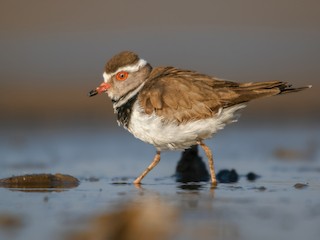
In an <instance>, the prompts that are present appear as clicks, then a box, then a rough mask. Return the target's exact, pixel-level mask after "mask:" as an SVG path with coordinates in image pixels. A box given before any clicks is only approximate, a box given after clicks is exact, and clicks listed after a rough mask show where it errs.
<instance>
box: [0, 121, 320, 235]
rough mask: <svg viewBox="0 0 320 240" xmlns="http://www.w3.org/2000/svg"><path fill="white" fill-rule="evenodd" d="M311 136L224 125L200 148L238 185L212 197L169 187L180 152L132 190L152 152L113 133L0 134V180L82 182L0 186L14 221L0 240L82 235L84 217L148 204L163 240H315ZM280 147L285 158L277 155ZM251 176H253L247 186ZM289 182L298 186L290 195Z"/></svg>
mask: <svg viewBox="0 0 320 240" xmlns="http://www.w3.org/2000/svg"><path fill="white" fill-rule="evenodd" d="M319 133H320V128H315V127H311V126H303V127H302V126H299V127H287V128H283V127H282V128H275V127H274V126H264V127H263V128H261V127H259V126H253V127H248V126H242V127H237V126H230V127H229V128H227V129H225V130H223V131H222V132H221V133H218V134H217V136H216V137H215V138H214V139H213V140H208V141H206V143H207V144H208V145H209V146H210V147H211V148H212V149H213V153H214V157H215V166H216V169H217V171H219V170H221V169H225V168H227V169H231V168H234V169H236V171H237V172H238V173H239V174H240V175H242V177H241V178H240V181H239V182H238V183H233V184H219V185H218V187H217V188H215V189H212V188H211V186H210V184H209V183H206V182H203V183H197V184H195V183H193V184H181V183H177V182H176V181H175V178H174V177H173V174H174V171H175V166H176V163H177V160H178V159H179V158H180V153H179V152H168V153H167V152H166V153H163V154H162V160H161V162H160V164H159V165H158V166H157V167H156V168H155V169H154V170H153V171H152V172H151V173H150V174H149V175H148V176H147V177H146V178H145V179H144V180H143V184H142V185H141V188H137V187H135V186H134V185H133V184H131V182H132V181H133V180H134V178H135V177H136V176H137V175H139V174H140V172H141V171H142V170H143V169H144V168H145V167H146V166H147V165H148V164H149V163H150V161H151V159H152V158H153V155H154V153H155V151H154V149H153V147H152V146H150V145H147V144H145V143H142V142H140V141H139V140H136V139H135V138H134V137H132V136H131V135H130V134H128V133H127V132H125V131H124V130H121V129H115V130H112V129H107V128H104V127H100V126H99V127H96V128H86V127H73V128H63V129H62V128H54V129H30V128H29V129H27V128H21V129H13V128H7V129H2V134H1V136H0V152H1V155H0V178H5V177H10V176H12V175H23V174H31V173H64V174H70V175H72V176H75V177H77V178H78V179H80V181H81V183H80V185H79V186H78V187H76V188H73V189H66V190H61V189H57V190H52V189H51V190H50V191H49V189H42V190H44V191H42V192H39V191H31V192H26V191H23V190H25V189H6V188H0V196H1V198H0V218H1V216H6V215H9V216H11V217H13V218H16V219H18V220H19V221H20V222H21V224H18V225H14V224H13V225H9V226H8V225H5V224H2V225H1V224H0V239H63V238H65V237H66V236H67V235H68V234H69V233H70V232H73V231H76V230H78V229H79V228H83V227H84V226H83V225H85V226H86V227H88V225H87V224H86V221H87V220H88V219H89V218H90V217H93V216H96V215H99V214H101V213H104V212H106V213H108V212H112V211H116V210H117V209H119V208H121V207H119V204H126V203H128V202H143V201H145V199H146V198H148V197H156V198H157V199H158V200H159V201H161V202H163V203H165V204H166V206H168V207H170V208H173V209H174V211H177V221H175V224H177V227H176V231H175V232H174V234H173V235H172V236H171V238H172V239H194V238H201V239H212V238H216V239H318V237H319V235H320V229H319V225H320V210H319V209H320V157H319V150H318V149H319V148H318V143H320V134H319ZM279 149H280V150H282V152H284V153H290V154H287V155H286V154H282V155H281V154H280V155H279V154H277V152H279ZM200 154H201V156H204V153H203V152H202V151H201V152H200ZM280 158H283V159H280ZM203 159H204V160H205V158H204V157H203ZM250 171H253V172H255V173H256V174H258V175H260V176H261V178H259V179H257V180H256V181H253V182H250V181H248V180H246V178H245V177H244V175H245V174H247V173H248V172H250ZM296 183H304V184H307V186H306V187H305V188H301V189H300V188H296V187H294V185H295V184H296ZM155 211H157V210H156V209H155ZM160 215H161V214H160ZM160 215H159V216H160ZM162 221H163V222H165V221H166V219H163V220H162ZM0 222H1V221H0Z"/></svg>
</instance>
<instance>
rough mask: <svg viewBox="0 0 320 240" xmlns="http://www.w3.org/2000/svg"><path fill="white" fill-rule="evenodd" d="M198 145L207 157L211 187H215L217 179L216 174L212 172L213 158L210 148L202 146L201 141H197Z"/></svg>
mask: <svg viewBox="0 0 320 240" xmlns="http://www.w3.org/2000/svg"><path fill="white" fill-rule="evenodd" d="M198 144H199V145H200V146H201V147H202V149H203V150H204V152H205V153H206V155H207V158H208V162H209V169H210V174H211V182H212V185H214V186H216V185H217V178H216V173H215V171H214V162H213V156H212V152H211V150H210V148H209V147H208V146H207V145H206V144H204V143H203V142H202V141H199V142H198Z"/></svg>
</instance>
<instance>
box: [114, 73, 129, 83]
mask: <svg viewBox="0 0 320 240" xmlns="http://www.w3.org/2000/svg"><path fill="white" fill-rule="evenodd" d="M128 75H129V73H128V72H125V71H121V72H118V73H117V75H116V78H117V80H119V81H124V80H126V79H127V78H128Z"/></svg>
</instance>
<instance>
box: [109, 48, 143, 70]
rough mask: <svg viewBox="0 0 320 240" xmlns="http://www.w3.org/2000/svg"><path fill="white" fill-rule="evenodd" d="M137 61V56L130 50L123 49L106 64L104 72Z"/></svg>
mask: <svg viewBox="0 0 320 240" xmlns="http://www.w3.org/2000/svg"><path fill="white" fill-rule="evenodd" d="M138 61H139V56H138V55H137V54H135V53H133V52H130V51H124V52H121V53H118V54H117V55H115V56H113V57H112V58H111V59H110V60H109V61H108V62H107V64H106V67H105V71H106V73H114V72H115V71H116V70H117V69H118V68H120V67H124V66H127V65H132V64H135V63H137V62H138Z"/></svg>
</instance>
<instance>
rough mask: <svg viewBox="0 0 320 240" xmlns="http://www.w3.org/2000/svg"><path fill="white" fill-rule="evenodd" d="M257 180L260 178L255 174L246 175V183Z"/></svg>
mask: <svg viewBox="0 0 320 240" xmlns="http://www.w3.org/2000/svg"><path fill="white" fill-rule="evenodd" d="M257 178H260V176H259V175H257V174H255V173H254V172H249V173H248V174H247V180H248V181H255V180H257Z"/></svg>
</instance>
